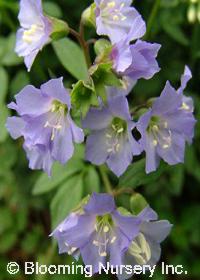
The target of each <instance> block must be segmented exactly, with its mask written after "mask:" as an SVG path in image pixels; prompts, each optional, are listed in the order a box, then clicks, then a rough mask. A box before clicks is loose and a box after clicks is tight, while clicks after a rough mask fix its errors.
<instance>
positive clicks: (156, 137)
mask: <svg viewBox="0 0 200 280" xmlns="http://www.w3.org/2000/svg"><path fill="white" fill-rule="evenodd" d="M147 132H148V133H150V134H151V135H152V136H153V141H152V144H153V146H155V147H156V146H158V145H160V146H161V147H162V148H163V149H168V148H170V147H171V144H172V133H171V130H170V129H169V128H168V123H167V122H166V121H165V120H162V119H160V118H159V117H158V116H153V117H152V118H151V120H150V123H149V126H148V128H147Z"/></svg>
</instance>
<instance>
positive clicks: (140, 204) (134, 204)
mask: <svg viewBox="0 0 200 280" xmlns="http://www.w3.org/2000/svg"><path fill="white" fill-rule="evenodd" d="M147 206H148V203H147V201H146V199H145V198H144V197H143V195H141V194H140V193H136V194H134V195H132V196H131V198H130V207H131V211H132V212H133V214H134V215H138V214H139V213H140V212H141V211H142V210H143V209H144V208H145V207H147Z"/></svg>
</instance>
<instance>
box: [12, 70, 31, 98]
mask: <svg viewBox="0 0 200 280" xmlns="http://www.w3.org/2000/svg"><path fill="white" fill-rule="evenodd" d="M28 84H30V79H29V75H28V74H27V72H26V71H24V70H21V71H19V72H17V73H16V75H15V77H14V78H13V80H12V81H11V85H10V90H11V93H12V94H13V95H14V94H16V93H17V92H19V91H20V90H21V89H22V88H23V87H25V86H26V85H28Z"/></svg>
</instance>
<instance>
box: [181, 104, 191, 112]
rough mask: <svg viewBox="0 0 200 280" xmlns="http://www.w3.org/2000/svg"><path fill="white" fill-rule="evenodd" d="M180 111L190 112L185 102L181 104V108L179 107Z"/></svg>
mask: <svg viewBox="0 0 200 280" xmlns="http://www.w3.org/2000/svg"><path fill="white" fill-rule="evenodd" d="M181 109H182V110H186V111H190V106H189V105H187V104H186V103H185V102H183V103H182V106H181Z"/></svg>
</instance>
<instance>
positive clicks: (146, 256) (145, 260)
mask: <svg viewBox="0 0 200 280" xmlns="http://www.w3.org/2000/svg"><path fill="white" fill-rule="evenodd" d="M137 217H138V218H139V219H140V220H141V224H140V230H139V234H138V235H137V236H136V237H135V238H134V239H133V240H132V242H131V244H130V246H129V248H128V250H127V252H126V253H125V256H124V259H123V261H124V264H125V265H131V266H133V267H134V266H135V265H140V266H143V265H149V266H151V267H152V266H154V265H155V264H157V262H158V261H159V259H160V255H161V246H160V243H161V242H162V241H163V240H164V239H165V238H166V237H167V236H168V235H169V233H170V231H171V228H172V225H171V224H170V223H169V222H168V221H167V220H158V216H157V214H156V212H154V211H153V210H152V209H151V208H150V207H149V206H147V207H146V208H145V209H144V210H143V211H142V212H141V213H140V214H139V215H138V216H137ZM130 277H131V276H130V274H129V275H126V273H123V276H120V277H119V279H128V278H130Z"/></svg>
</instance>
